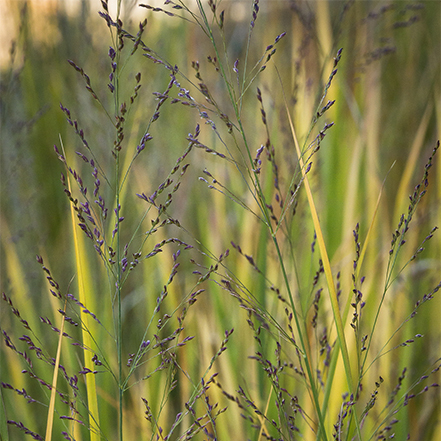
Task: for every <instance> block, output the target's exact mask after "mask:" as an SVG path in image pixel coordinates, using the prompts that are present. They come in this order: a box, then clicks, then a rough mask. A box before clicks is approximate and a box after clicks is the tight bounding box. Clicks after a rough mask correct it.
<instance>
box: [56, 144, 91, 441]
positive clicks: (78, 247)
mask: <svg viewBox="0 0 441 441" xmlns="http://www.w3.org/2000/svg"><path fill="white" fill-rule="evenodd" d="M60 143H61V148H62V150H63V155H64V157H66V155H65V152H64V146H63V142H62V140H61V137H60ZM67 185H68V189H69V191H71V185H70V179H69V174H68V175H67ZM70 212H71V219H72V233H73V239H74V246H75V262H76V267H77V280H78V296H79V299H78V300H79V301H80V302H81V303H82V304H83V305H84V306H85V307H86V308H87V309H89V310H93V309H94V308H93V307H91V303H92V302H93V298H92V296H91V295H90V294H91V293H92V286H93V284H92V278H91V274H90V271H89V270H88V268H89V267H90V266H89V265H88V264H87V250H86V247H85V243H84V237H83V235H78V234H77V226H76V221H75V217H76V216H75V210H74V208H73V205H72V204H70ZM87 293H89V295H87ZM83 323H84V326H83V328H82V337H83V345H84V346H85V348H86V349H85V350H84V364H85V367H86V369H90V370H91V371H93V370H95V366H94V364H93V362H92V357H91V354H90V352H89V350H88V349H87V348H92V347H93V342H92V338H91V330H92V329H93V325H95V322H93V320H92V319H91V317H89V315H88V314H84V316H83ZM86 388H87V403H88V409H89V426H90V439H91V441H99V440H100V436H99V412H98V395H97V391H96V382H95V376H94V375H93V374H87V375H86Z"/></svg>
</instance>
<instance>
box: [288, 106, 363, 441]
mask: <svg viewBox="0 0 441 441" xmlns="http://www.w3.org/2000/svg"><path fill="white" fill-rule="evenodd" d="M285 110H286V114H287V117H288V121H289V126H290V130H291V135H292V139H293V141H294V145H295V148H296V152H297V156H298V160H299V166H300V169H301V171H302V176H303V178H304V186H305V191H306V196H307V198H308V205H309V208H310V210H311V217H312V221H313V224H314V229H315V233H316V235H317V243H318V245H319V249H320V255H321V258H322V261H323V269H324V272H325V276H326V281H327V285H328V290H329V298H330V301H331V306H332V312H333V315H334V321H335V326H336V329H337V335H338V341H339V344H340V349H341V354H342V357H343V364H344V367H345V373H346V380H347V383H348V388H349V390H350V391H351V393H352V394H353V395H354V396H355V395H356V391H355V389H354V382H353V379H352V371H351V365H350V360H349V353H348V348H347V343H346V337H345V333H344V327H343V321H342V318H341V315H340V309H339V305H338V299H337V292H336V289H335V283H334V278H333V275H332V270H331V264H330V261H329V257H328V252H327V249H326V244H325V240H324V237H323V232H322V229H321V226H320V221H319V217H318V213H317V209H316V207H315V203H314V198H313V195H312V190H311V187H310V185H309V180H308V176H307V173H306V168H305V164H304V162H303V157H302V152H301V150H300V145H299V142H298V140H297V135H296V131H295V128H294V123H293V121H292V118H291V115H290V112H289V108H288V103H287V102H286V100H285ZM355 424H356V428H357V433H358V436H359V438H360V439H361V434H360V427H359V422H358V419H357V417H355Z"/></svg>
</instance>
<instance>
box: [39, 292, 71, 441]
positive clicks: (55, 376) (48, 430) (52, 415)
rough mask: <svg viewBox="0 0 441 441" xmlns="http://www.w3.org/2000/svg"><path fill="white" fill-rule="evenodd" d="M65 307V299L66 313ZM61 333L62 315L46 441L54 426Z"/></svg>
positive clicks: (48, 440) (62, 327) (62, 326)
mask: <svg viewBox="0 0 441 441" xmlns="http://www.w3.org/2000/svg"><path fill="white" fill-rule="evenodd" d="M66 305H67V299H66V300H65V302H64V312H66ZM63 332H64V315H63V316H62V317H61V326H60V335H59V337H58V347H57V356H56V358H55V367H54V376H53V378H52V389H51V400H50V403H49V411H48V414H47V423H46V436H45V438H44V439H45V440H46V441H51V440H52V427H53V425H54V411H55V397H56V394H57V380H58V369H59V366H60V357H61V343H62V341H63Z"/></svg>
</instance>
